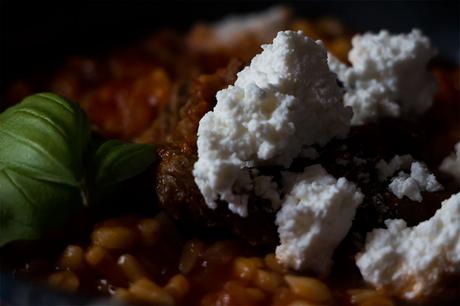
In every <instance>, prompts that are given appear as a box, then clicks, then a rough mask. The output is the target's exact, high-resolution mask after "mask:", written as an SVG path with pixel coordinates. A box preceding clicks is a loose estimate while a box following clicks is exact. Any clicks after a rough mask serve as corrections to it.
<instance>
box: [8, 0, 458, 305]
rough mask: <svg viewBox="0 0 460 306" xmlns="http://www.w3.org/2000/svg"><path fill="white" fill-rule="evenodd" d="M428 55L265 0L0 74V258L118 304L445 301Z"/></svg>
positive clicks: (443, 94) (450, 95) (451, 292)
mask: <svg viewBox="0 0 460 306" xmlns="http://www.w3.org/2000/svg"><path fill="white" fill-rule="evenodd" d="M435 56H436V52H435V49H434V47H433V46H431V43H430V40H429V39H428V37H426V36H425V35H424V34H423V33H422V32H421V31H420V30H417V29H414V30H412V31H411V32H409V33H402V34H394V33H389V32H388V31H385V30H382V31H380V32H379V33H363V34H357V35H355V36H353V35H352V34H351V32H349V31H348V30H346V29H345V28H344V27H343V26H342V25H341V24H340V22H338V21H337V20H335V19H331V18H322V19H319V20H316V21H313V20H306V19H296V17H295V16H294V14H293V13H292V12H291V11H290V10H288V9H286V8H282V7H279V8H273V9H269V10H267V11H265V12H261V13H257V14H251V15H248V16H237V17H229V18H227V19H225V20H223V21H219V22H217V23H215V24H199V25H196V26H195V27H193V28H192V29H191V31H190V32H188V33H186V34H183V33H182V34H181V33H176V32H174V31H172V30H165V31H161V32H159V33H157V34H155V35H153V36H152V37H150V38H147V39H146V40H145V41H143V42H140V43H139V44H137V45H134V46H132V47H129V48H126V49H122V50H116V51H115V52H113V53H111V54H108V55H106V56H104V57H101V58H79V57H73V58H70V59H69V60H68V61H67V63H66V65H65V66H64V67H63V68H61V69H60V70H58V71H57V72H53V73H51V74H50V76H49V77H48V78H46V80H45V81H34V80H32V81H31V80H27V79H25V80H19V81H17V82H16V83H13V84H11V86H10V87H9V90H8V91H7V93H6V94H5V97H6V99H9V102H10V103H14V102H18V101H20V100H22V99H23V98H24V97H26V96H28V97H27V98H25V99H24V100H23V102H21V103H19V104H16V105H14V106H11V107H10V108H8V109H7V110H5V111H4V112H3V113H2V114H1V115H0V144H1V145H2V146H1V149H0V165H1V167H0V169H1V172H0V209H1V210H0V213H1V214H0V218H1V219H0V220H2V224H1V225H0V226H1V227H2V236H1V240H0V243H1V245H2V248H1V250H0V255H1V260H2V263H5V268H4V270H5V271H7V273H10V272H11V271H12V272H13V274H14V275H15V277H18V278H25V279H29V280H32V281H35V282H37V283H40V284H47V285H50V286H52V287H55V288H60V289H61V290H65V291H69V292H76V293H81V294H90V295H95V296H104V297H113V298H114V299H117V300H119V301H122V302H125V303H127V304H150V305H173V304H187V305H190V304H192V305H396V304H404V305H406V304H409V305H410V304H417V303H430V304H440V305H442V304H443V303H450V302H453V301H457V300H459V299H460V293H459V292H460V285H459V284H460V244H459V243H460V229H459V224H460V223H459V222H460V220H459V213H460V201H459V197H460V185H459V181H458V171H457V170H456V169H458V168H459V167H460V166H459V158H458V153H459V152H453V150H454V147H455V149H457V150H456V151H459V150H458V142H459V140H460V103H459V101H458V96H459V93H460V84H459V71H460V70H459V68H458V67H457V66H455V65H444V64H441V63H440V62H439V61H438V60H437V59H436V57H435ZM43 90H49V91H53V92H56V93H57V94H51V93H42V94H35V95H31V94H32V93H33V92H36V91H43ZM70 101H76V102H77V103H78V104H77V103H74V102H70ZM112 138H115V139H112ZM2 182H3V183H2ZM56 209H58V210H56Z"/></svg>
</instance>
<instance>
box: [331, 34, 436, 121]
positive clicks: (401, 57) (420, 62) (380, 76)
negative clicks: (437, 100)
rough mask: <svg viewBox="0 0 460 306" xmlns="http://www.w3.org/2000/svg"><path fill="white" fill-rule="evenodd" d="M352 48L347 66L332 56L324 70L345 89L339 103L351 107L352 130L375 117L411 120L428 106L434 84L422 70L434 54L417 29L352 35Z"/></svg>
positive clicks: (425, 69) (431, 77) (430, 101)
mask: <svg viewBox="0 0 460 306" xmlns="http://www.w3.org/2000/svg"><path fill="white" fill-rule="evenodd" d="M352 45H353V48H352V49H351V51H350V53H349V54H348V59H349V61H350V63H351V64H352V67H347V66H346V65H344V64H342V63H341V62H340V61H339V60H338V59H337V58H335V57H334V56H332V55H329V65H330V67H331V70H332V71H335V72H336V73H337V75H338V78H339V80H340V81H341V82H342V83H343V84H344V87H345V95H344V103H345V105H348V106H351V107H352V108H353V119H352V124H353V125H360V124H365V123H369V122H372V121H375V120H377V119H378V118H379V117H400V116H403V117H413V116H414V115H419V114H421V113H423V112H425V111H426V110H427V109H428V108H429V107H430V106H431V103H432V97H433V94H434V92H435V90H436V81H435V78H434V76H433V75H432V74H431V73H429V72H428V71H427V67H426V66H427V64H428V62H429V60H430V59H431V58H432V57H433V56H434V55H435V53H436V52H435V50H434V49H433V48H432V47H431V44H430V40H429V39H428V38H427V37H426V36H424V35H423V34H422V32H421V31H420V30H417V29H414V30H412V32H410V33H408V34H400V35H391V34H390V33H388V32H387V31H385V30H382V31H380V32H379V33H378V34H373V33H365V34H363V35H356V36H354V37H353V39H352Z"/></svg>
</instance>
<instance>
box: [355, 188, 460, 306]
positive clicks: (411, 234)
mask: <svg viewBox="0 0 460 306" xmlns="http://www.w3.org/2000/svg"><path fill="white" fill-rule="evenodd" d="M441 205H442V206H441V208H440V209H439V210H438V211H437V212H436V214H435V215H434V216H433V217H432V218H431V219H429V220H427V221H424V222H421V223H420V224H419V225H417V226H415V227H409V228H408V227H407V225H406V223H405V222H404V221H403V220H386V221H385V224H386V226H387V228H388V229H375V230H373V231H372V232H371V233H369V234H368V235H367V237H366V245H365V250H364V252H362V253H361V254H358V255H357V259H356V264H357V266H358V268H359V269H360V271H361V274H362V275H363V278H364V280H366V281H367V282H369V283H371V284H372V285H374V286H375V287H377V288H380V289H384V290H387V291H389V292H391V293H393V294H395V295H398V296H400V297H403V298H405V299H409V300H410V299H416V298H424V297H427V296H429V295H430V293H431V292H433V290H435V289H436V286H437V284H439V283H440V281H441V280H442V278H443V277H444V276H445V274H449V273H460V238H459V237H460V193H457V194H455V195H452V196H451V197H450V198H449V199H448V200H445V201H443V202H442V204H441Z"/></svg>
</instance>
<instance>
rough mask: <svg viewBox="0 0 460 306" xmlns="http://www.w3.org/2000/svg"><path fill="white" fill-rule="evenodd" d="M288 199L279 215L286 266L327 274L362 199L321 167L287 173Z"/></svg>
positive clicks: (280, 254)
mask: <svg viewBox="0 0 460 306" xmlns="http://www.w3.org/2000/svg"><path fill="white" fill-rule="evenodd" d="M284 188H285V192H286V197H285V199H284V201H283V203H282V208H281V210H280V211H279V212H278V213H277V215H276V224H277V225H278V232H279V235H280V241H281V244H280V245H279V246H278V247H277V248H276V257H277V258H278V260H280V262H281V263H283V264H284V265H286V266H288V267H290V268H293V269H296V270H300V269H310V270H313V271H316V272H318V273H320V274H323V275H325V274H327V273H328V271H329V269H330V267H331V265H332V259H331V257H332V254H333V252H334V250H335V248H336V247H337V246H338V244H339V243H340V242H341V241H342V239H343V238H344V237H345V235H346V234H347V233H348V231H349V229H350V227H351V223H352V221H353V218H354V216H355V212H356V208H357V206H358V205H359V204H360V203H361V202H362V200H363V195H362V193H361V192H360V191H358V190H357V188H356V187H355V185H354V184H352V183H350V182H348V181H347V180H346V179H345V178H339V179H338V180H336V179H335V178H334V177H332V176H331V175H329V174H328V173H327V172H326V171H325V170H324V169H323V168H322V167H321V166H320V165H313V166H310V167H307V168H305V170H304V172H303V173H301V174H294V173H285V184H284Z"/></svg>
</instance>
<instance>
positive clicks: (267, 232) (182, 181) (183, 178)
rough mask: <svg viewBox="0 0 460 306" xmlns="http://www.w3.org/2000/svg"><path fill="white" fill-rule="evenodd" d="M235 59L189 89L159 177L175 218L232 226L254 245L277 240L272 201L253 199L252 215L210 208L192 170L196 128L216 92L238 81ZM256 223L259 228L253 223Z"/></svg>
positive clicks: (162, 151)
mask: <svg viewBox="0 0 460 306" xmlns="http://www.w3.org/2000/svg"><path fill="white" fill-rule="evenodd" d="M239 68H240V65H239V63H238V62H236V61H233V62H231V63H230V64H229V66H228V67H227V68H226V69H222V70H219V71H218V72H217V73H216V74H213V75H202V76H200V77H199V78H198V79H197V80H196V81H195V82H194V83H193V85H192V86H191V88H190V89H189V90H190V92H189V100H188V101H187V104H186V105H185V106H184V107H183V108H182V110H181V114H180V115H181V120H180V121H179V123H178V125H177V128H176V130H175V131H174V132H173V134H172V136H171V138H170V141H169V144H168V145H167V146H166V147H164V148H162V149H160V150H159V155H160V158H161V162H160V164H159V166H158V170H157V177H156V184H155V185H156V190H157V194H158V197H159V203H160V205H161V206H162V208H163V209H165V210H166V211H167V212H168V213H169V214H170V215H172V216H173V217H174V218H175V219H177V220H181V221H183V222H186V223H193V224H196V225H203V226H206V227H212V228H215V229H229V228H230V229H232V230H233V232H234V233H236V234H238V235H241V236H243V237H244V238H245V239H247V240H248V241H249V242H251V243H254V244H261V243H264V244H266V243H269V242H276V240H277V235H276V228H275V224H274V215H273V214H270V213H268V212H266V211H265V210H264V207H266V206H269V205H270V204H269V203H260V202H259V203H256V201H250V205H249V216H248V217H247V218H241V217H239V216H237V215H235V214H233V213H231V212H230V211H228V210H227V209H226V208H223V206H222V205H220V206H219V207H220V208H218V209H216V210H211V209H209V208H208V207H207V206H206V204H205V202H204V199H203V197H202V196H201V193H200V191H199V190H198V187H197V186H196V184H195V181H194V178H193V175H192V169H193V165H194V163H195V162H196V160H197V148H196V140H197V136H196V133H197V130H198V123H199V121H200V119H201V117H202V116H203V115H204V114H205V113H206V112H208V111H209V110H211V109H212V107H213V106H214V104H215V102H216V101H215V94H216V92H217V91H218V90H219V89H221V88H224V87H226V86H227V85H229V84H232V83H233V82H234V81H235V75H236V72H237V71H238V70H239ZM254 224H257V227H255V226H254Z"/></svg>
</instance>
